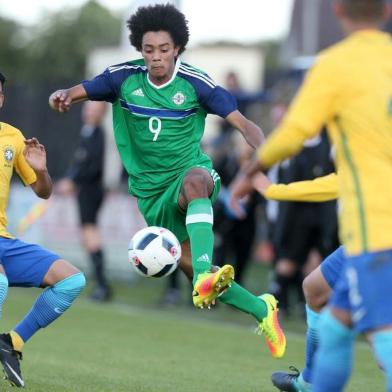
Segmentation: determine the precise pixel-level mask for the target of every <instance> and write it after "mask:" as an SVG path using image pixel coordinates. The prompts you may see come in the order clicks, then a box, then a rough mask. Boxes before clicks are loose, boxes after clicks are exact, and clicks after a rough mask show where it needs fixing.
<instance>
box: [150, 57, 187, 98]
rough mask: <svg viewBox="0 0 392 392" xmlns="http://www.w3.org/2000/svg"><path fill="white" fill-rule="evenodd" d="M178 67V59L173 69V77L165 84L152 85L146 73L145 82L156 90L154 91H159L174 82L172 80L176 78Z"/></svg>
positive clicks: (179, 61)
mask: <svg viewBox="0 0 392 392" xmlns="http://www.w3.org/2000/svg"><path fill="white" fill-rule="evenodd" d="M180 65H181V60H180V58H178V59H177V61H176V65H175V67H174V72H173V75H172V77H171V78H170V80H168V81H167V82H166V83H164V84H161V85H160V86H157V85H156V84H154V83H153V82H152V81H151V80H150V77H149V76H148V72H147V82H148V83H149V84H150V85H151V86H152V87H154V88H156V89H158V90H159V89H161V88H164V87H166V86H168V85H169V84H170V83H171V82H172V81H173V80H174V78H175V77H176V76H177V72H178V69H179V68H180Z"/></svg>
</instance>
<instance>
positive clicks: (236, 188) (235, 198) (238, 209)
mask: <svg viewBox="0 0 392 392" xmlns="http://www.w3.org/2000/svg"><path fill="white" fill-rule="evenodd" d="M253 189H254V188H253V184H252V177H250V176H248V175H247V174H245V173H244V172H240V173H239V174H238V176H237V177H236V178H235V180H234V181H233V183H232V184H231V185H230V207H231V208H232V210H233V211H234V213H235V215H236V216H237V217H238V218H239V219H244V218H245V217H246V212H245V210H244V208H243V201H244V199H245V198H247V197H248V195H249V194H250V193H252V192H253Z"/></svg>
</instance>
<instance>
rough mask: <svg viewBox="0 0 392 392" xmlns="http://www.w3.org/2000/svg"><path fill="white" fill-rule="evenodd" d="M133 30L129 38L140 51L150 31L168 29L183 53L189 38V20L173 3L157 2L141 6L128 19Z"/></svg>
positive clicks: (130, 28)
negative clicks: (145, 36) (144, 37)
mask: <svg viewBox="0 0 392 392" xmlns="http://www.w3.org/2000/svg"><path fill="white" fill-rule="evenodd" d="M127 26H128V28H129V31H130V32H131V33H130V35H129V40H130V41H131V45H132V46H134V47H135V48H136V49H137V50H138V51H139V52H140V51H141V50H142V40H143V36H144V34H145V33H147V32H149V31H167V32H168V33H169V34H170V36H171V37H172V39H173V42H174V45H175V46H179V47H180V50H179V52H178V54H181V53H182V52H183V51H184V50H185V47H186V44H187V43H188V40H189V29H188V21H187V20H186V19H185V15H184V14H183V13H182V12H180V11H179V10H178V9H177V8H176V7H174V5H172V4H155V5H150V6H147V7H139V8H138V9H137V11H136V12H135V13H134V14H133V15H131V17H130V18H129V19H128V20H127Z"/></svg>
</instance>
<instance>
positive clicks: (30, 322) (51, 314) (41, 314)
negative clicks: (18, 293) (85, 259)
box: [11, 272, 86, 342]
mask: <svg viewBox="0 0 392 392" xmlns="http://www.w3.org/2000/svg"><path fill="white" fill-rule="evenodd" d="M85 285H86V279H85V277H84V274H83V273H82V272H79V273H77V274H74V275H71V276H69V277H68V278H66V279H63V280H61V281H60V282H57V283H56V284H54V285H53V286H51V287H49V288H47V289H45V290H44V291H43V292H42V294H41V295H40V296H39V297H38V298H37V300H36V302H35V303H34V305H33V307H32V308H31V309H30V311H29V313H27V315H26V316H25V317H24V319H23V320H22V321H21V322H20V323H19V324H18V325H17V326H16V327H15V328H14V331H15V332H16V333H17V334H18V335H19V336H20V337H21V338H22V340H23V341H24V342H26V341H27V340H28V339H30V337H31V336H32V335H33V334H35V333H36V332H37V331H38V330H39V329H40V328H45V327H46V326H48V325H49V324H51V323H52V322H53V321H54V320H56V319H57V318H58V317H60V316H61V315H62V314H63V313H64V312H65V311H66V310H67V309H68V308H69V307H70V306H71V304H72V302H73V301H74V300H75V298H76V297H77V296H78V295H79V294H80V292H81V291H82V289H83V288H84V286H85ZM11 336H12V335H11Z"/></svg>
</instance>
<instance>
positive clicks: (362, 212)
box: [233, 0, 392, 392]
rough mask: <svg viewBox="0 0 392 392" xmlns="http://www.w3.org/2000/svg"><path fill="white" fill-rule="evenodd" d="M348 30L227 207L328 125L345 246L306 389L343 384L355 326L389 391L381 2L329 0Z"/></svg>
mask: <svg viewBox="0 0 392 392" xmlns="http://www.w3.org/2000/svg"><path fill="white" fill-rule="evenodd" d="M333 7H334V11H335V13H336V15H337V17H338V18H339V21H340V22H341V25H342V26H343V28H344V30H345V31H346V32H347V33H348V37H347V38H346V39H345V40H343V41H341V42H340V43H338V44H336V45H334V46H333V47H331V48H329V49H327V50H326V51H324V52H323V53H321V55H320V56H319V59H318V61H317V63H316V64H315V65H314V66H313V67H312V69H311V70H310V72H309V73H308V75H307V78H306V80H305V82H304V85H303V86H302V88H301V90H300V91H299V93H298V94H297V96H296V98H295V100H294V102H293V104H292V106H291V108H290V110H289V112H288V114H287V116H286V117H285V119H284V120H283V122H282V124H281V126H280V127H279V128H278V129H277V130H276V132H274V134H273V135H272V136H271V137H270V138H269V140H267V142H266V144H265V145H264V146H263V147H262V148H261V149H260V150H259V152H258V160H257V163H253V164H251V165H250V166H249V167H248V168H247V169H246V170H245V171H244V173H243V175H242V176H240V177H239V178H238V180H237V182H236V184H234V186H233V206H235V205H236V200H237V199H239V198H240V197H242V196H243V195H245V194H246V193H247V192H248V190H249V188H250V178H251V177H252V175H253V173H254V172H255V171H256V170H257V169H259V168H264V169H265V168H268V167H270V166H271V165H272V164H274V163H275V162H277V161H280V160H282V159H284V158H287V157H288V156H291V155H293V154H295V153H296V152H298V151H299V150H300V148H301V146H302V144H303V142H304V140H306V139H308V138H310V137H312V136H314V135H315V134H316V133H318V131H319V129H320V128H321V126H322V125H323V124H325V123H326V124H327V125H328V132H329V136H330V138H331V140H332V142H333V144H334V146H335V148H336V166H337V172H338V192H339V199H340V203H341V211H340V238H341V240H342V243H343V245H344V247H345V250H346V252H347V255H348V257H347V259H346V262H345V266H344V269H345V271H344V273H342V274H341V277H340V278H339V281H338V282H337V283H336V285H335V289H334V293H333V295H332V297H331V299H330V301H329V311H327V312H325V313H323V315H322V317H321V320H320V327H319V332H320V348H319V354H318V357H317V358H318V360H316V364H315V369H314V372H313V379H312V382H313V389H312V390H313V391H315V392H321V391H334V392H335V391H336V392H338V391H341V390H343V388H344V385H345V384H346V382H347V380H348V378H349V374H350V370H351V362H352V360H351V358H352V351H353V342H354V335H355V332H361V333H364V334H366V335H368V336H369V338H370V340H371V341H372V344H373V348H374V351H375V355H376V356H377V359H378V362H379V363H380V364H381V365H382V367H383V369H384V370H385V374H386V376H387V382H388V390H392V361H391V359H390V358H391V353H392V311H391V298H392V286H391V284H390V282H391V280H392V236H391V235H390V233H391V230H392V202H391V200H392V182H391V181H388V180H386V179H389V178H391V176H392V150H391V146H392V132H391V131H392V40H391V37H390V35H389V34H386V33H383V32H381V31H380V29H379V25H380V23H381V22H382V21H383V20H384V19H386V18H387V17H389V15H390V6H389V4H388V3H387V1H385V0H335V1H333Z"/></svg>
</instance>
